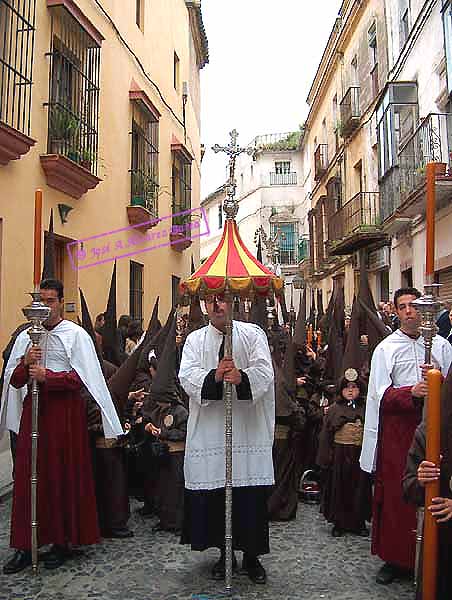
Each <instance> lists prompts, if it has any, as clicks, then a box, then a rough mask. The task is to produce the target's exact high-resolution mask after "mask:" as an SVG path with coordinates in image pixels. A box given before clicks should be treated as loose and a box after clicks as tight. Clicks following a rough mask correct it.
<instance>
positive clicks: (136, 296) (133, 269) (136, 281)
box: [129, 260, 144, 321]
mask: <svg viewBox="0 0 452 600" xmlns="http://www.w3.org/2000/svg"><path fill="white" fill-rule="evenodd" d="M143 270H144V266H143V265H141V264H140V263H137V262H135V261H133V260H131V261H130V284H129V293H130V301H129V305H130V311H129V312H130V316H131V317H132V319H136V320H138V321H143Z"/></svg>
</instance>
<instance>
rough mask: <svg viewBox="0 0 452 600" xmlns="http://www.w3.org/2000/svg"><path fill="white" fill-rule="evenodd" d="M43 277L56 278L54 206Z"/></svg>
mask: <svg viewBox="0 0 452 600" xmlns="http://www.w3.org/2000/svg"><path fill="white" fill-rule="evenodd" d="M41 279H56V253H55V234H54V232H53V208H52V209H51V210H50V223H49V232H48V234H47V235H46V236H45V240H44V266H43V269H42V276H41Z"/></svg>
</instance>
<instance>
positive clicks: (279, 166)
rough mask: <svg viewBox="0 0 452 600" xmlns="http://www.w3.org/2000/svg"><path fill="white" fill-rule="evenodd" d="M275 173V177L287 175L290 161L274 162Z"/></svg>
mask: <svg viewBox="0 0 452 600" xmlns="http://www.w3.org/2000/svg"><path fill="white" fill-rule="evenodd" d="M275 173H276V174H277V175H288V174H289V173H290V160H282V161H276V162H275Z"/></svg>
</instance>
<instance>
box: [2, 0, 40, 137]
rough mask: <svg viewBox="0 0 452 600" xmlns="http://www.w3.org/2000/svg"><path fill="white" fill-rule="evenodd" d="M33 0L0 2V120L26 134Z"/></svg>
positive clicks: (31, 52) (31, 62) (33, 16)
mask: <svg viewBox="0 0 452 600" xmlns="http://www.w3.org/2000/svg"><path fill="white" fill-rule="evenodd" d="M35 5H36V0H23V1H21V2H11V1H10V0H0V121H3V123H6V124H7V125H9V126H10V127H13V128H14V129H17V130H18V131H20V132H22V133H24V134H25V135H29V134H30V108H31V85H32V65H33V47H34V35H35Z"/></svg>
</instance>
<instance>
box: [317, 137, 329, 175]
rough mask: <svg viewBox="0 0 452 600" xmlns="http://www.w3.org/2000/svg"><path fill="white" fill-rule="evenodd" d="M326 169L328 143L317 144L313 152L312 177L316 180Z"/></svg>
mask: <svg viewBox="0 0 452 600" xmlns="http://www.w3.org/2000/svg"><path fill="white" fill-rule="evenodd" d="M327 170H328V144H319V145H318V146H317V148H316V149H315V152H314V179H315V180H316V181H318V180H319V179H321V178H322V177H323V176H324V175H325V173H326V172H327Z"/></svg>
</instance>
